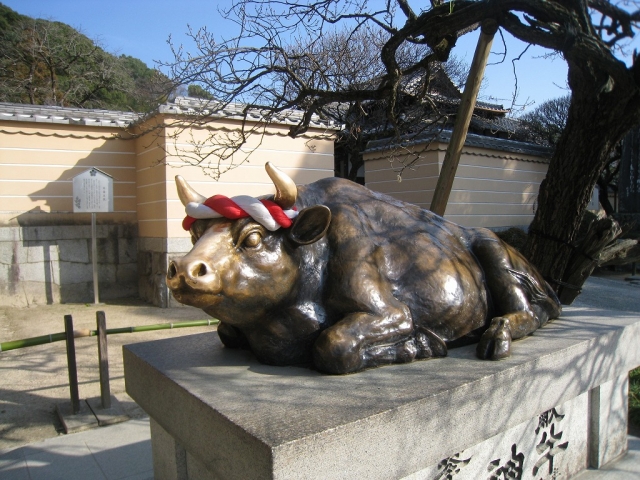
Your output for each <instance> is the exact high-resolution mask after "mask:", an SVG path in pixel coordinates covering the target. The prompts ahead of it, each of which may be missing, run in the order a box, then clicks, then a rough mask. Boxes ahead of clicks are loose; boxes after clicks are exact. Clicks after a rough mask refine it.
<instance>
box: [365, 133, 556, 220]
mask: <svg viewBox="0 0 640 480" xmlns="http://www.w3.org/2000/svg"><path fill="white" fill-rule="evenodd" d="M446 148H447V144H445V143H433V144H431V145H429V146H426V145H416V146H413V147H411V150H410V151H407V152H406V153H402V154H399V155H395V156H392V155H391V154H390V152H389V151H375V152H369V153H366V154H365V156H364V159H365V179H366V185H367V186H368V187H369V188H371V189H373V190H376V191H379V192H382V193H386V194H388V195H391V196H393V197H396V198H398V199H400V200H403V201H406V202H410V203H415V204H417V205H418V206H420V207H422V208H425V209H428V208H429V206H430V204H431V199H432V197H433V192H434V190H435V187H436V184H437V181H438V175H439V173H440V169H441V167H442V162H443V161H444V155H445V152H446ZM415 153H419V155H420V159H419V160H418V161H417V162H416V163H415V164H414V166H413V167H412V168H411V169H406V170H405V171H404V173H403V174H402V181H401V182H398V179H397V173H396V172H397V171H398V169H399V168H400V167H401V166H402V162H408V161H409V160H410V159H413V158H414V156H413V154H415ZM547 168H548V161H547V160H546V159H545V158H542V157H536V156H532V155H524V154H515V153H511V152H504V151H499V150H489V149H486V148H479V147H470V146H465V147H464V149H463V152H462V156H461V158H460V164H459V166H458V170H457V173H456V177H455V180H454V182H453V187H452V190H451V195H450V197H449V202H448V204H447V209H446V211H445V218H447V219H448V220H451V221H453V222H455V223H458V224H460V225H464V226H469V227H489V228H502V227H509V226H525V225H528V224H529V223H530V222H531V220H532V219H533V215H534V206H535V200H536V197H537V195H538V189H539V186H540V182H541V181H542V180H543V179H544V176H545V175H546V172H547Z"/></svg>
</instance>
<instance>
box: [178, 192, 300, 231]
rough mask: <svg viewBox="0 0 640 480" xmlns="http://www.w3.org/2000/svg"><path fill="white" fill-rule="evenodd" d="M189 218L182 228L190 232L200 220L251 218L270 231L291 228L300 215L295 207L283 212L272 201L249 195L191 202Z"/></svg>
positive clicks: (217, 196) (187, 209)
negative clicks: (192, 226)
mask: <svg viewBox="0 0 640 480" xmlns="http://www.w3.org/2000/svg"><path fill="white" fill-rule="evenodd" d="M185 210H186V212H187V216H186V217H185V218H184V220H183V221H182V228H184V229H185V230H187V231H188V230H189V229H190V228H191V225H193V222H195V221H196V220H200V219H211V218H229V219H231V220H236V219H238V218H246V217H251V218H253V219H254V220H255V221H256V222H258V223H259V224H260V225H262V226H263V227H264V228H266V229H267V230H270V231H272V232H273V231H275V230H278V229H279V228H280V227H283V228H289V227H290V226H291V225H292V224H293V222H292V219H293V218H295V217H296V216H297V215H298V212H297V210H296V209H295V207H292V208H291V209H288V210H283V209H282V207H281V206H280V205H278V204H277V203H275V202H273V201H271V200H258V199H257V198H254V197H250V196H248V195H238V196H236V197H231V198H229V197H225V196H224V195H214V196H213V197H209V198H208V199H207V200H205V202H204V203H197V202H190V203H188V204H187V205H186V207H185Z"/></svg>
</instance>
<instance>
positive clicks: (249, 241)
mask: <svg viewBox="0 0 640 480" xmlns="http://www.w3.org/2000/svg"><path fill="white" fill-rule="evenodd" d="M260 243H262V235H260V233H259V232H251V233H250V234H249V235H247V236H246V237H245V239H244V242H243V245H244V246H245V247H248V248H255V247H257V246H258V245H260Z"/></svg>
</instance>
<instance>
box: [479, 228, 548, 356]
mask: <svg viewBox="0 0 640 480" xmlns="http://www.w3.org/2000/svg"><path fill="white" fill-rule="evenodd" d="M472 249H473V252H474V254H475V255H476V257H477V258H478V261H479V262H480V265H481V266H482V269H483V271H484V273H485V281H486V283H487V288H488V290H489V292H490V294H491V298H492V302H493V307H494V310H495V314H496V316H495V317H494V318H492V319H491V322H490V324H489V327H488V328H487V330H486V331H485V332H484V333H483V335H482V337H481V339H480V342H479V343H478V346H477V349H476V354H477V355H478V357H480V358H489V359H493V360H498V359H501V358H505V357H508V356H509V355H510V354H511V340H516V339H518V338H522V337H524V336H526V335H529V334H530V333H532V332H534V331H535V330H537V329H538V328H539V327H540V326H542V325H543V324H544V323H546V321H547V320H548V318H546V317H545V318H540V317H538V316H537V315H536V310H535V309H534V308H532V303H533V302H536V301H538V302H539V301H545V298H544V297H546V295H547V294H546V292H545V290H544V289H543V287H542V285H541V284H543V283H544V281H543V280H542V279H541V278H538V277H539V274H537V272H535V270H534V269H533V267H531V265H529V264H528V262H527V261H526V260H525V259H524V257H522V256H521V255H520V254H519V253H518V252H516V251H515V250H513V249H512V248H511V247H510V246H508V245H506V244H505V243H503V242H502V241H501V240H499V239H498V238H497V237H495V235H493V234H492V233H491V232H486V233H482V234H479V235H478V236H477V238H476V239H475V241H474V244H473V247H472Z"/></svg>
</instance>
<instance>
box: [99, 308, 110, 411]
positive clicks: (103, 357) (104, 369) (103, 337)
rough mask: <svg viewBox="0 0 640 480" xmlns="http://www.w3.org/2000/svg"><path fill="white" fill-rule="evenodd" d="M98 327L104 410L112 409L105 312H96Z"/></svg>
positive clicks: (101, 394) (101, 395)
mask: <svg viewBox="0 0 640 480" xmlns="http://www.w3.org/2000/svg"><path fill="white" fill-rule="evenodd" d="M96 324H97V327H98V358H99V361H100V398H101V400H102V408H104V409H108V408H111V387H110V386H109V350H108V348H107V317H106V315H105V313H104V312H102V311H99V312H96Z"/></svg>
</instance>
